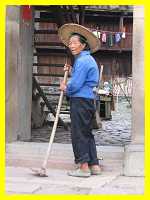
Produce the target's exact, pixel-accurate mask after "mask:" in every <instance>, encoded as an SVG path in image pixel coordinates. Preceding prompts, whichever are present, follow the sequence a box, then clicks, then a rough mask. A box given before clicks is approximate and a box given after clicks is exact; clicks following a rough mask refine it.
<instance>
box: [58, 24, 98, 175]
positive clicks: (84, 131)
mask: <svg viewBox="0 0 150 200" xmlns="http://www.w3.org/2000/svg"><path fill="white" fill-rule="evenodd" d="M59 37H60V39H61V40H62V42H63V43H64V44H65V45H66V46H68V47H69V49H70V51H71V53H72V54H73V55H74V57H75V61H74V64H73V67H72V71H71V79H70V80H69V81H68V83H67V84H65V83H64V82H62V83H61V84H60V89H61V90H63V91H65V92H66V95H67V96H69V97H70V113H71V114H70V116H71V139H72V147H73V152H74V157H75V163H76V164H79V168H77V169H75V170H72V171H69V172H68V175H70V176H76V177H89V176H91V175H99V174H100V173H101V169H100V166H99V163H98V159H97V151H96V145H95V140H94V136H93V134H92V119H93V117H94V114H95V106H94V99H95V94H94V92H93V88H94V87H96V86H97V84H98V81H99V69H98V66H97V64H96V62H95V60H94V58H93V57H92V56H91V55H90V53H93V52H95V51H97V50H98V49H99V45H100V44H99V40H98V38H97V37H96V36H95V35H94V34H93V33H92V32H91V31H89V30H88V29H86V28H85V27H83V26H80V25H78V24H65V25H63V26H62V27H61V28H60V29H59ZM68 68H70V66H69V65H66V66H65V70H67V69H68Z"/></svg>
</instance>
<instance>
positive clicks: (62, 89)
mask: <svg viewBox="0 0 150 200" xmlns="http://www.w3.org/2000/svg"><path fill="white" fill-rule="evenodd" d="M66 88H67V86H66V84H65V83H64V81H61V82H60V90H61V91H64V92H66Z"/></svg>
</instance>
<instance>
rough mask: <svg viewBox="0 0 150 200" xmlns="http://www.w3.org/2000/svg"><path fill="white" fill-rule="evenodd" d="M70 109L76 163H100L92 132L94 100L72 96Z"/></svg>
mask: <svg viewBox="0 0 150 200" xmlns="http://www.w3.org/2000/svg"><path fill="white" fill-rule="evenodd" d="M70 111H71V114H70V116H71V139H72V147H73V152H74V157H75V163H76V164H77V163H85V162H87V163H88V164H89V165H95V164H98V159H97V152H96V145H95V140H94V135H93V134H92V120H93V117H94V114H95V106H94V100H92V99H86V98H80V97H72V98H70Z"/></svg>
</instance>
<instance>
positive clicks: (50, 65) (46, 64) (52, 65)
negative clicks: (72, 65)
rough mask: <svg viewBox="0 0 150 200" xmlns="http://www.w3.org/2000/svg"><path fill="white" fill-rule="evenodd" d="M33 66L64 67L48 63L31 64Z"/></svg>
mask: <svg viewBox="0 0 150 200" xmlns="http://www.w3.org/2000/svg"><path fill="white" fill-rule="evenodd" d="M33 66H37V67H42V66H44V67H45V66H46V67H64V64H49V63H33Z"/></svg>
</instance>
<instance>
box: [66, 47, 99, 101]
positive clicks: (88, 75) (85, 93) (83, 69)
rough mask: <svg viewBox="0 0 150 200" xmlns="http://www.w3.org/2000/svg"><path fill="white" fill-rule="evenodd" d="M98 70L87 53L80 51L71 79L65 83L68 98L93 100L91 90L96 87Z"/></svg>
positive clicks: (93, 95) (93, 96)
mask: <svg viewBox="0 0 150 200" xmlns="http://www.w3.org/2000/svg"><path fill="white" fill-rule="evenodd" d="M98 81H99V69H98V66H97V64H96V61H95V60H94V58H93V57H92V56H91V55H90V52H89V51H82V52H81V53H80V54H79V55H78V56H77V57H76V58H75V62H74V65H73V68H72V73H71V78H70V80H69V81H68V83H67V89H66V93H67V96H69V97H83V98H88V99H94V98H95V94H94V93H93V88H94V87H95V86H97V85H98Z"/></svg>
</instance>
